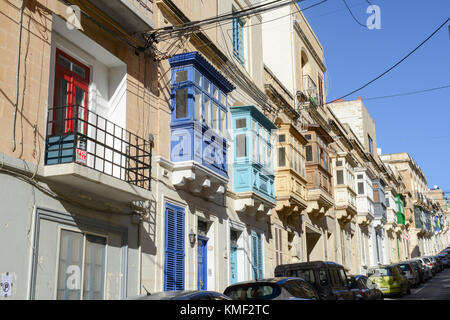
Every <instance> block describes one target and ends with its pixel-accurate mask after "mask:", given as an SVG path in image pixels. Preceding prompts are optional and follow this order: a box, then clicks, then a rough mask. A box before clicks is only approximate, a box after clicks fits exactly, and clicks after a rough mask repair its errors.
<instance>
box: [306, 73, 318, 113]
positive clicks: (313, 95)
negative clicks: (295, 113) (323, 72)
mask: <svg viewBox="0 0 450 320" xmlns="http://www.w3.org/2000/svg"><path fill="white" fill-rule="evenodd" d="M303 90H304V92H305V94H306V96H307V97H308V98H309V100H310V101H311V102H313V103H314V104H315V105H316V106H317V105H319V102H320V101H319V94H318V91H317V86H316V83H315V82H314V80H313V79H312V78H311V77H310V76H309V75H304V76H303Z"/></svg>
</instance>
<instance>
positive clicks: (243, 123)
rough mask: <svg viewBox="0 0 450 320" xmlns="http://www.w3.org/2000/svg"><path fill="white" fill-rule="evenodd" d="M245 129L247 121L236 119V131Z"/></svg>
mask: <svg viewBox="0 0 450 320" xmlns="http://www.w3.org/2000/svg"><path fill="white" fill-rule="evenodd" d="M246 127H247V119H245V118H243V119H237V120H236V129H242V128H246Z"/></svg>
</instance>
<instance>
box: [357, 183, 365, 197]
mask: <svg viewBox="0 0 450 320" xmlns="http://www.w3.org/2000/svg"><path fill="white" fill-rule="evenodd" d="M358 194H364V182H358Z"/></svg>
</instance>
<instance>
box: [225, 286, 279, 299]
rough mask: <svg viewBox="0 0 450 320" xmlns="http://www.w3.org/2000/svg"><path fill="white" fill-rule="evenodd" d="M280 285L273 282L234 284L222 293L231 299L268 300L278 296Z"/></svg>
mask: <svg viewBox="0 0 450 320" xmlns="http://www.w3.org/2000/svg"><path fill="white" fill-rule="evenodd" d="M280 293H281V290H280V287H279V286H278V285H276V284H273V283H245V284H241V285H234V286H232V287H229V288H227V289H226V290H225V292H224V294H225V295H227V296H229V297H230V298H231V299H233V300H257V299H258V300H259V299H264V300H270V299H274V298H276V297H278V296H279V295H280Z"/></svg>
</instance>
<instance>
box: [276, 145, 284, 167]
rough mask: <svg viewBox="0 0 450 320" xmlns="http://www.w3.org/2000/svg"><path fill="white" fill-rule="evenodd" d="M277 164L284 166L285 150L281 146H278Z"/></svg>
mask: <svg viewBox="0 0 450 320" xmlns="http://www.w3.org/2000/svg"><path fill="white" fill-rule="evenodd" d="M278 166H279V167H285V166H286V150H285V149H284V147H283V148H278Z"/></svg>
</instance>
